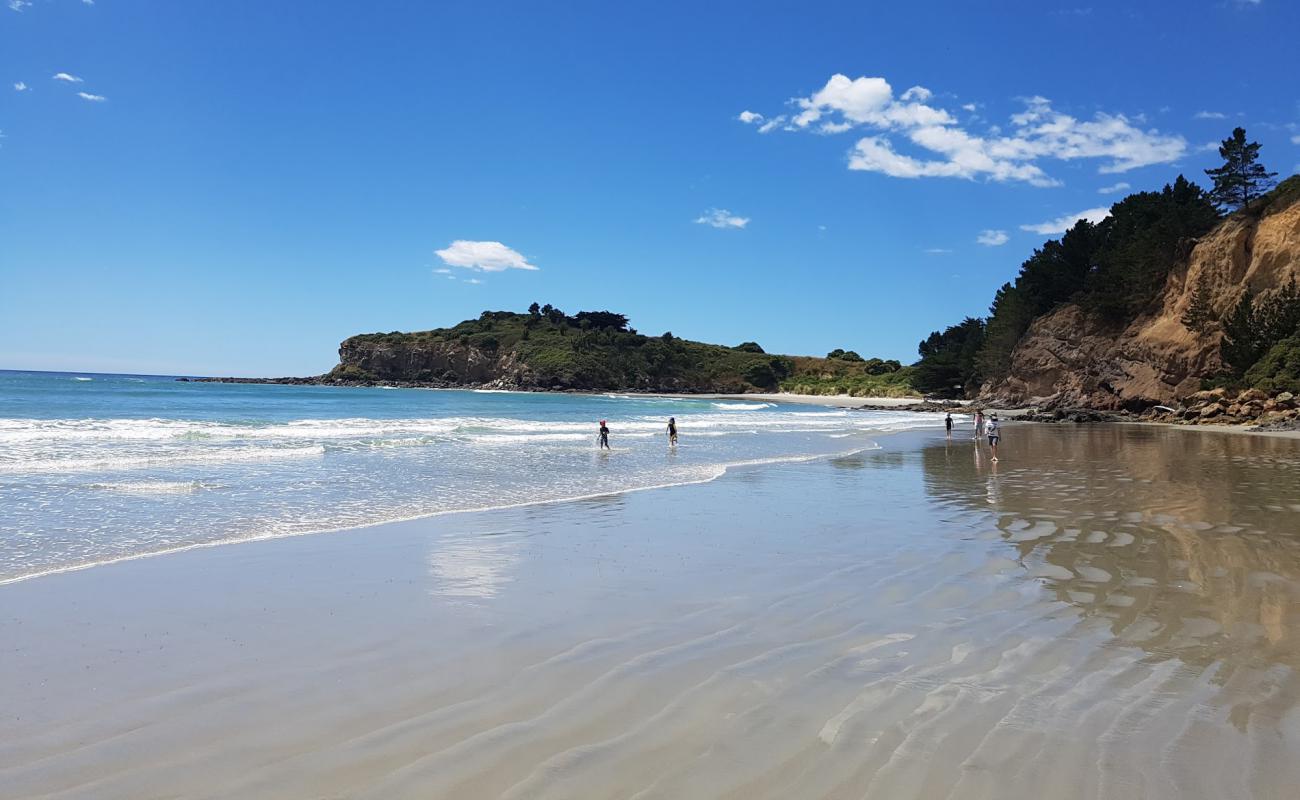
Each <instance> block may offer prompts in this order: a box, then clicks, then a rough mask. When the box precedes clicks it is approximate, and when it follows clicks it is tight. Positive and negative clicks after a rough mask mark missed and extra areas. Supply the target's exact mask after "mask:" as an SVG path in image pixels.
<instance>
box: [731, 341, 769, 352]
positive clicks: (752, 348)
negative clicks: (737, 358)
mask: <svg viewBox="0 0 1300 800" xmlns="http://www.w3.org/2000/svg"><path fill="white" fill-rule="evenodd" d="M736 349H737V350H739V351H740V352H742V353H765V352H767V351H765V350H764V349H763V348H762V347H760V346H759V344H758V342H741V343H740V344H738V345H736Z"/></svg>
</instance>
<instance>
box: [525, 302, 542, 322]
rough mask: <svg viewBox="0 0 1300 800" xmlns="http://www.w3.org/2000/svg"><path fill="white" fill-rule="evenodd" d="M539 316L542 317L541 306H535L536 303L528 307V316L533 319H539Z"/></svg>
mask: <svg viewBox="0 0 1300 800" xmlns="http://www.w3.org/2000/svg"><path fill="white" fill-rule="evenodd" d="M541 315H542V307H541V306H539V305H537V304H536V303H533V304H532V305H531V306H529V307H528V316H530V317H534V318H535V317H540V316H541Z"/></svg>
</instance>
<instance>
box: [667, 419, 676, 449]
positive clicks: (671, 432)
mask: <svg viewBox="0 0 1300 800" xmlns="http://www.w3.org/2000/svg"><path fill="white" fill-rule="evenodd" d="M668 444H677V418H676V417H669V418H668Z"/></svg>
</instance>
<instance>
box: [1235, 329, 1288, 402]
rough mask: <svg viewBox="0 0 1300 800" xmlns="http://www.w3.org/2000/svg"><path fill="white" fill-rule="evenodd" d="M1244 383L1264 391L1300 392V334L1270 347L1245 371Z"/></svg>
mask: <svg viewBox="0 0 1300 800" xmlns="http://www.w3.org/2000/svg"><path fill="white" fill-rule="evenodd" d="M1246 383H1247V384H1249V385H1250V386H1253V387H1255V388H1256V389H1262V390H1263V391H1266V392H1296V393H1300V334H1297V335H1295V336H1291V337H1289V338H1287V339H1283V340H1282V341H1280V342H1278V343H1277V344H1275V345H1273V346H1272V347H1270V348H1269V349H1268V352H1266V353H1264V355H1263V356H1262V357H1261V358H1260V359H1259V360H1258V361H1256V362H1255V365H1254V366H1252V367H1251V368H1250V369H1249V370H1247V371H1246Z"/></svg>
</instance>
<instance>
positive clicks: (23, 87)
mask: <svg viewBox="0 0 1300 800" xmlns="http://www.w3.org/2000/svg"><path fill="white" fill-rule="evenodd" d="M14 91H15V92H25V91H27V84H25V83H23V82H22V81H18V82H17V83H15V84H14Z"/></svg>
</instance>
